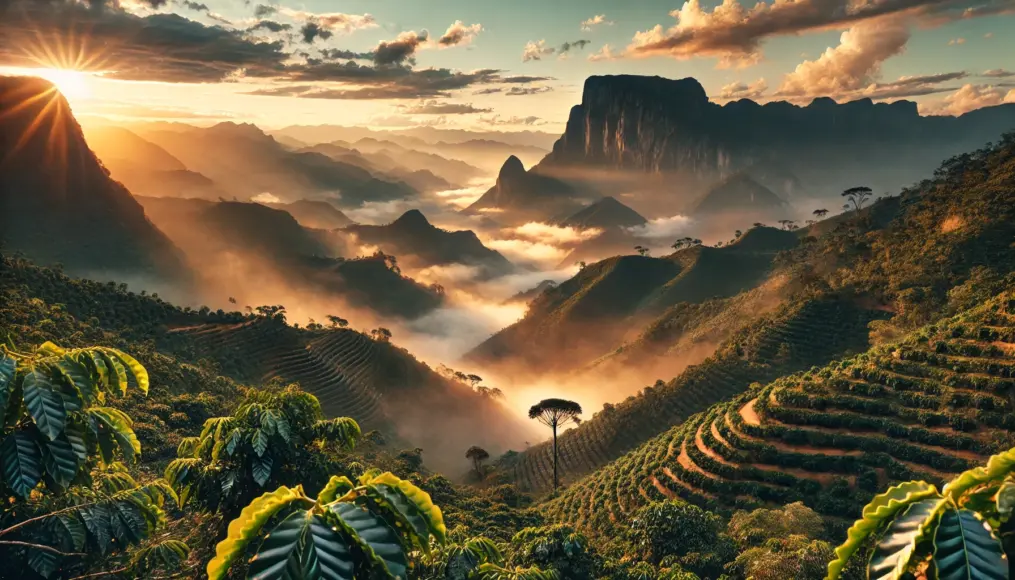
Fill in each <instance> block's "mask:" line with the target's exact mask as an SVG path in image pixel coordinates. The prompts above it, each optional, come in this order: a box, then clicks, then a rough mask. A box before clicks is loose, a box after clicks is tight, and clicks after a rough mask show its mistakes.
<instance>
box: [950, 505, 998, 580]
mask: <svg viewBox="0 0 1015 580" xmlns="http://www.w3.org/2000/svg"><path fill="white" fill-rule="evenodd" d="M934 565H935V566H936V567H937V578H938V580H1007V579H1008V560H1007V559H1006V558H1005V555H1004V550H1003V549H1002V548H1001V542H1000V541H998V539H997V537H996V536H995V535H994V533H993V532H992V531H991V530H990V529H988V527H987V526H986V525H985V524H984V522H982V521H980V520H979V519H978V518H977V517H976V513H975V512H972V511H969V510H954V509H953V510H948V511H945V512H944V513H943V514H941V521H940V522H939V523H938V527H937V533H936V534H935V535H934Z"/></svg>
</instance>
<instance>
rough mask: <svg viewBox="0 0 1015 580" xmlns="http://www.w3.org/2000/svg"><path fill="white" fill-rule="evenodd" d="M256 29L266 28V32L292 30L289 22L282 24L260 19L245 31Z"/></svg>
mask: <svg viewBox="0 0 1015 580" xmlns="http://www.w3.org/2000/svg"><path fill="white" fill-rule="evenodd" d="M257 30H267V31H268V32H285V31H287V30H292V25H291V24H283V23H281V22H275V21H274V20H261V21H260V22H258V23H257V24H255V25H253V26H251V27H250V28H248V29H247V32H254V31H257Z"/></svg>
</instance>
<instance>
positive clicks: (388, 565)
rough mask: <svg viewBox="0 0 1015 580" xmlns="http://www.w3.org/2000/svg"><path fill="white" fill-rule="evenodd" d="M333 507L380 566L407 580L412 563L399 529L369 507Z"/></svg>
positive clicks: (343, 504) (346, 505)
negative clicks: (372, 511)
mask: <svg viewBox="0 0 1015 580" xmlns="http://www.w3.org/2000/svg"><path fill="white" fill-rule="evenodd" d="M330 507H331V511H332V512H333V513H335V514H336V515H337V516H338V517H339V518H340V519H341V521H342V522H343V523H344V524H345V525H346V526H347V527H348V528H349V529H350V530H352V531H353V532H355V534H354V535H355V536H358V538H359V541H360V546H361V547H362V548H363V551H364V552H366V553H367V555H369V556H370V557H371V558H372V559H373V560H374V562H375V563H376V564H379V565H381V566H383V567H384V568H385V569H386V570H387V571H388V573H389V574H391V575H392V576H395V577H401V578H406V572H407V570H408V568H409V561H408V559H407V558H406V556H405V551H404V550H403V549H402V544H401V541H400V539H399V537H398V534H397V533H396V532H395V530H393V529H391V527H390V526H389V525H388V524H387V522H385V521H384V520H383V519H382V518H380V517H378V516H376V515H374V514H373V513H371V512H370V511H369V510H367V509H366V508H363V507H360V506H358V505H356V504H351V503H337V504H334V505H332V506H330Z"/></svg>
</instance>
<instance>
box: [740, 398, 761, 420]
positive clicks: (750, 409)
mask: <svg viewBox="0 0 1015 580" xmlns="http://www.w3.org/2000/svg"><path fill="white" fill-rule="evenodd" d="M757 402H758V400H757V399H751V400H750V401H748V402H747V404H746V405H744V406H743V407H740V416H741V417H742V418H743V419H744V423H747V424H748V425H755V426H760V425H761V417H759V416H758V412H757V411H755V410H754V404H755V403H757Z"/></svg>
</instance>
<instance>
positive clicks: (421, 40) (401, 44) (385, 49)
mask: <svg viewBox="0 0 1015 580" xmlns="http://www.w3.org/2000/svg"><path fill="white" fill-rule="evenodd" d="M427 38H429V33H427V31H425V30H424V31H422V32H416V31H415V30H409V31H406V32H402V33H399V35H398V36H397V37H396V38H395V39H394V40H387V41H382V42H381V43H380V44H378V45H377V48H375V49H374V64H378V65H388V64H402V63H404V62H405V61H407V60H409V59H410V58H412V57H413V55H415V54H416V50H417V49H419V48H420V47H421V46H423V45H424V44H425V43H426V41H427Z"/></svg>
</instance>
